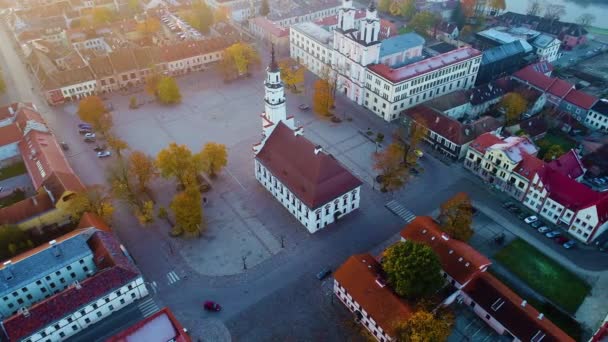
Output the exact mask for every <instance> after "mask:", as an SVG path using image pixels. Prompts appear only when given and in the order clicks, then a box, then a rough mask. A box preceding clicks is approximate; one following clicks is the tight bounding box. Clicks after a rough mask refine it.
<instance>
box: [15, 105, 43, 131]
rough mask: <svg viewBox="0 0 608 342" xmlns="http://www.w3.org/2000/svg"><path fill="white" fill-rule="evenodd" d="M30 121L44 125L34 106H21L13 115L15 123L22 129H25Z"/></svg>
mask: <svg viewBox="0 0 608 342" xmlns="http://www.w3.org/2000/svg"><path fill="white" fill-rule="evenodd" d="M30 121H34V122H37V123H40V124H43V125H46V123H45V122H44V119H42V116H41V115H40V113H38V112H37V111H36V110H35V109H34V108H30V107H23V108H21V109H19V110H18V111H17V114H16V115H15V123H16V124H17V126H19V128H20V129H21V130H22V131H23V130H25V127H26V126H27V123H28V122H30Z"/></svg>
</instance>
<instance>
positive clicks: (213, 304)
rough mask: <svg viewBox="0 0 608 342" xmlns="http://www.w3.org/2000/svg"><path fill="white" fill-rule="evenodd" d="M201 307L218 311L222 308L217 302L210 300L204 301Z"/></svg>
mask: <svg viewBox="0 0 608 342" xmlns="http://www.w3.org/2000/svg"><path fill="white" fill-rule="evenodd" d="M203 307H204V308H205V310H207V311H220V310H222V307H221V306H220V305H219V304H218V303H216V302H213V301H210V300H208V301H206V302H205V304H204V305H203Z"/></svg>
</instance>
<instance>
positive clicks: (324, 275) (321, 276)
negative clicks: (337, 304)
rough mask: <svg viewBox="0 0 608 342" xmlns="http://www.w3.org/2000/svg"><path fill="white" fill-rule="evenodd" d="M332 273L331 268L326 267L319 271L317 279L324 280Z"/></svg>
mask: <svg viewBox="0 0 608 342" xmlns="http://www.w3.org/2000/svg"><path fill="white" fill-rule="evenodd" d="M330 274H331V270H330V269H329V268H324V269H323V270H321V272H319V273H317V279H319V280H323V279H325V278H327V276H328V275H330Z"/></svg>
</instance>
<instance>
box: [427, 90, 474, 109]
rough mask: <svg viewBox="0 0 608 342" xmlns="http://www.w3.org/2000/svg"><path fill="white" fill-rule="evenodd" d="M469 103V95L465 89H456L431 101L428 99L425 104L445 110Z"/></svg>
mask: <svg viewBox="0 0 608 342" xmlns="http://www.w3.org/2000/svg"><path fill="white" fill-rule="evenodd" d="M468 103H469V96H468V95H467V92H466V91H464V90H456V91H453V92H451V93H447V94H445V95H441V96H439V97H436V98H434V99H431V100H430V101H427V102H426V103H425V105H427V106H429V107H431V108H433V109H436V110H438V111H441V112H444V111H446V110H450V109H452V108H456V107H460V106H463V105H465V104H468Z"/></svg>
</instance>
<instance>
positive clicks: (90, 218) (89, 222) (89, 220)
mask: <svg viewBox="0 0 608 342" xmlns="http://www.w3.org/2000/svg"><path fill="white" fill-rule="evenodd" d="M90 227H95V228H97V229H99V230H103V231H105V232H110V233H111V232H112V229H111V228H110V227H109V226H108V225H107V224H106V223H105V222H103V220H102V219H101V217H99V216H97V215H96V214H94V213H89V212H86V213H84V214H82V217H81V218H80V222H79V223H78V228H79V229H80V228H90Z"/></svg>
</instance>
